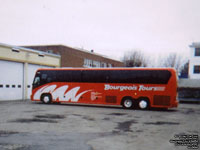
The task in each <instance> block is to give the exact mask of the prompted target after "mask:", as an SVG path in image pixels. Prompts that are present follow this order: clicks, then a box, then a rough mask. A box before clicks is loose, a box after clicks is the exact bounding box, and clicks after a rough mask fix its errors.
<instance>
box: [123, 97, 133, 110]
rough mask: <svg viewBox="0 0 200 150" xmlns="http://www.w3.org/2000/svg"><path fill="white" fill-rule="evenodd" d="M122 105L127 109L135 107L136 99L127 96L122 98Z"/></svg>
mask: <svg viewBox="0 0 200 150" xmlns="http://www.w3.org/2000/svg"><path fill="white" fill-rule="evenodd" d="M122 106H123V107H124V108H126V109H131V108H133V107H134V101H133V99H132V98H130V97H127V98H124V99H123V100H122Z"/></svg>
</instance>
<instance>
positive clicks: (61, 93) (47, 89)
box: [34, 85, 92, 102]
mask: <svg viewBox="0 0 200 150" xmlns="http://www.w3.org/2000/svg"><path fill="white" fill-rule="evenodd" d="M68 88H69V86H68V85H64V86H60V87H57V85H50V86H44V87H42V88H40V89H39V90H37V92H36V93H35V94H34V99H40V96H41V95H42V94H43V93H51V95H52V97H53V99H55V100H57V99H59V100H60V101H66V102H68V101H70V100H71V102H78V100H79V98H80V97H81V96H82V95H83V94H85V93H87V92H89V91H92V90H86V91H83V92H81V93H79V94H78V95H77V93H78V91H79V89H80V87H79V86H77V87H74V88H72V89H70V90H68Z"/></svg>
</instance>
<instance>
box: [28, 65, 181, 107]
mask: <svg viewBox="0 0 200 150" xmlns="http://www.w3.org/2000/svg"><path fill="white" fill-rule="evenodd" d="M176 92H177V80H176V72H175V70H174V69H172V68H60V69H39V70H37V71H36V74H35V78H34V81H33V87H32V95H31V100H32V101H42V102H43V103H46V104H49V103H54V102H56V103H58V102H59V103H60V102H67V103H79V104H102V105H121V106H123V107H124V108H128V109H129V108H136V107H137V108H140V109H148V108H150V107H157V108H172V107H177V106H178V102H177V100H176V95H177V93H176Z"/></svg>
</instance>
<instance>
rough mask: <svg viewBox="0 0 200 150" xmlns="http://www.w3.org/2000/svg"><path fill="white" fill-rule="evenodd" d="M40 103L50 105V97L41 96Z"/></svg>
mask: <svg viewBox="0 0 200 150" xmlns="http://www.w3.org/2000/svg"><path fill="white" fill-rule="evenodd" d="M41 101H42V102H43V103H44V104H50V103H51V102H52V97H51V94H43V95H42V96H41Z"/></svg>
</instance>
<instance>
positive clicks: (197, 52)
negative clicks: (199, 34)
mask: <svg viewBox="0 0 200 150" xmlns="http://www.w3.org/2000/svg"><path fill="white" fill-rule="evenodd" d="M195 56H200V48H195Z"/></svg>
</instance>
